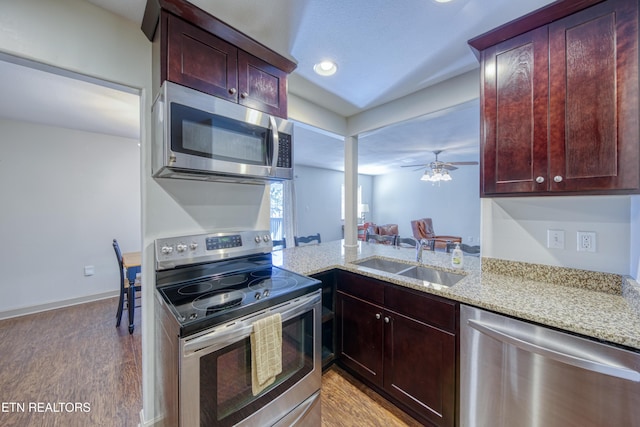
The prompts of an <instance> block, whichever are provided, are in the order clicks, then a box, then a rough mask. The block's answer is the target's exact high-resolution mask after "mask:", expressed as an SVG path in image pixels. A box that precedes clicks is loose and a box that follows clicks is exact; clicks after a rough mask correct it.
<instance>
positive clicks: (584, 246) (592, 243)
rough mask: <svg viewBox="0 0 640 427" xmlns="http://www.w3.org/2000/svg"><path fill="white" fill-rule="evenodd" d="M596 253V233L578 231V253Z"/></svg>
mask: <svg viewBox="0 0 640 427" xmlns="http://www.w3.org/2000/svg"><path fill="white" fill-rule="evenodd" d="M595 251H596V232H595V231H578V252H595Z"/></svg>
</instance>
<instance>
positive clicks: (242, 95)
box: [240, 92, 249, 99]
mask: <svg viewBox="0 0 640 427" xmlns="http://www.w3.org/2000/svg"><path fill="white" fill-rule="evenodd" d="M247 96H249V94H248V93H247V92H242V93H241V94H240V98H242V99H244V98H246V97H247Z"/></svg>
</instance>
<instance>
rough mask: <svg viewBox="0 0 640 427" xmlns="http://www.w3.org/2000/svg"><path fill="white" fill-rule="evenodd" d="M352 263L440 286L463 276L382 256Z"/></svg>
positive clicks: (449, 283) (456, 281)
mask: <svg viewBox="0 0 640 427" xmlns="http://www.w3.org/2000/svg"><path fill="white" fill-rule="evenodd" d="M354 264H356V265H358V266H360V267H367V268H370V269H372V270H379V271H384V272H386V273H390V274H397V275H399V276H404V277H408V278H411V279H417V280H422V281H423V282H429V284H433V285H439V286H442V287H449V286H453V285H455V284H456V283H458V281H460V280H461V279H462V278H464V275H463V274H456V273H449V272H448V271H443V270H437V269H435V268H429V267H422V266H416V265H410V264H405V263H403V262H397V261H392V260H388V259H382V258H370V259H367V260H364V261H358V262H355V263H354Z"/></svg>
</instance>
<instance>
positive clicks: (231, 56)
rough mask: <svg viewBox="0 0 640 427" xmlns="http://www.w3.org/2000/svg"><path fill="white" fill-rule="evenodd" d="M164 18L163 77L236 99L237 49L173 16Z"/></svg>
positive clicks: (169, 15)
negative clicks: (164, 54)
mask: <svg viewBox="0 0 640 427" xmlns="http://www.w3.org/2000/svg"><path fill="white" fill-rule="evenodd" d="M167 19H168V21H167V58H166V62H167V65H166V73H167V75H166V76H165V78H166V79H167V80H170V81H172V82H175V83H179V84H182V85H184V86H188V87H190V88H193V89H196V90H199V91H202V92H205V93H208V94H211V95H214V96H217V97H220V98H224V99H228V100H230V101H235V102H237V99H238V93H237V92H238V90H237V88H238V49H237V48H236V47H235V46H233V45H231V44H229V43H227V42H225V41H223V40H221V39H219V38H218V37H216V36H214V35H213V34H210V33H208V32H206V31H204V30H201V29H200V28H198V27H195V26H193V25H191V24H189V23H187V22H185V21H183V20H182V19H180V18H178V17H176V16H173V15H171V14H167ZM163 80H164V79H163Z"/></svg>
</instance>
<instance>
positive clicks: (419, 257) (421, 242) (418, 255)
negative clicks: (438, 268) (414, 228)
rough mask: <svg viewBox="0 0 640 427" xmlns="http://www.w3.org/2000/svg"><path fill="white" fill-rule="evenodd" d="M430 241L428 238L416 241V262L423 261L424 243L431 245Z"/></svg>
mask: <svg viewBox="0 0 640 427" xmlns="http://www.w3.org/2000/svg"><path fill="white" fill-rule="evenodd" d="M429 244H430V242H429V240H427V239H420V240H418V242H417V243H416V262H422V250H423V248H424V245H429Z"/></svg>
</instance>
